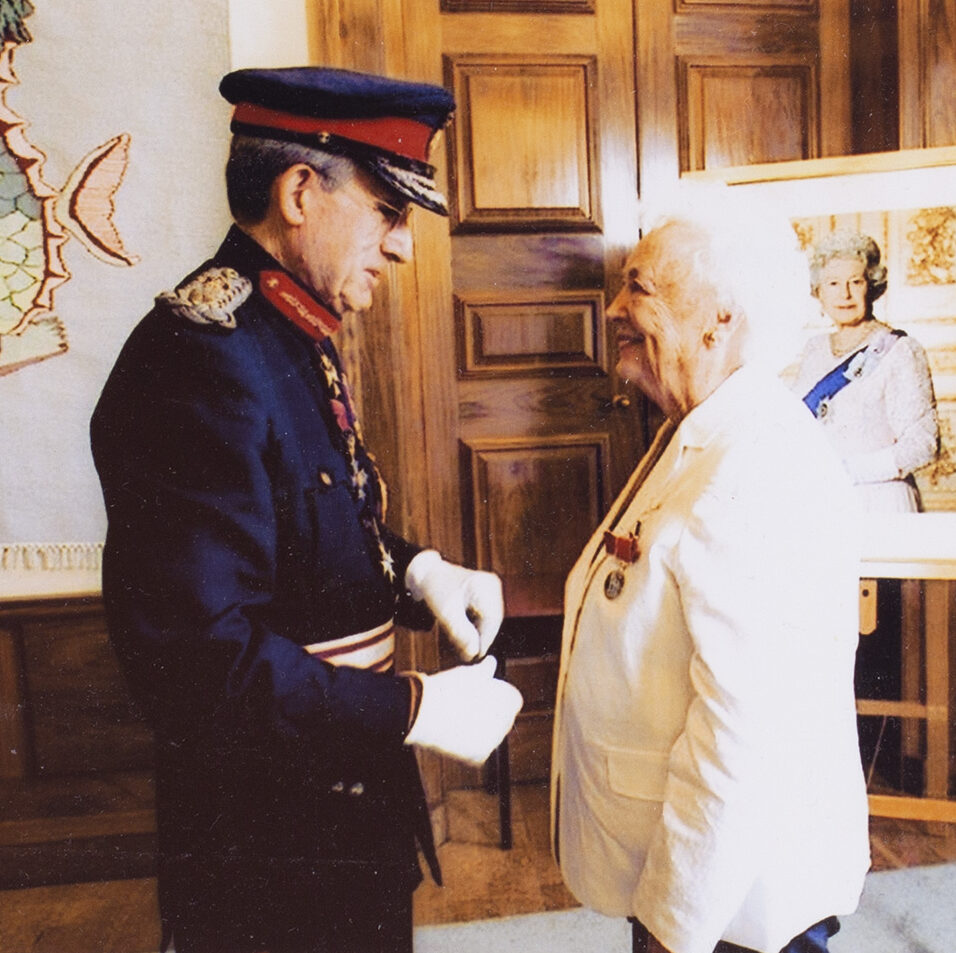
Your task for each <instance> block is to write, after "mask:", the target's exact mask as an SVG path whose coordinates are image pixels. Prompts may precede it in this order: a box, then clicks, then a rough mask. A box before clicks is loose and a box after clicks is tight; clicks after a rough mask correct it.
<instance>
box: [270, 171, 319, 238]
mask: <svg viewBox="0 0 956 953" xmlns="http://www.w3.org/2000/svg"><path fill="white" fill-rule="evenodd" d="M314 178H315V170H314V169H312V168H311V167H310V166H307V165H306V164H305V163H304V162H299V163H296V165H292V166H289V168H288V169H286V170H285V172H283V173H281V174H280V175H279V176H278V177H277V178H276V180H275V182H273V184H272V188H273V200H274V202H275V206H276V210H277V211H278V212H279V214H280V215H281V216H282V218H283V220H284V221H285V222H286V224H288V225H302V224H303V222H304V221H305V206H306V193H307V192H308V190H309V188H310V187H311V185H312V182H313V179H314Z"/></svg>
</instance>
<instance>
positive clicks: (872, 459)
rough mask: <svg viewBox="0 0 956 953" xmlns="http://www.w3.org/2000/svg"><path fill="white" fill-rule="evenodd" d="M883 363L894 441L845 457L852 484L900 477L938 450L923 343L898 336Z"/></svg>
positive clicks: (920, 464) (927, 462) (887, 411)
mask: <svg viewBox="0 0 956 953" xmlns="http://www.w3.org/2000/svg"><path fill="white" fill-rule="evenodd" d="M884 366H885V371H886V381H885V384H884V388H883V400H884V404H885V410H886V416H887V420H888V421H889V424H890V427H891V429H892V431H893V435H894V440H893V443H892V444H891V445H890V446H887V447H882V448H880V449H879V450H874V451H870V452H865V453H856V454H850V455H849V456H848V457H847V458H846V459H845V461H844V462H845V464H846V467H847V469H848V470H849V472H850V475H851V477H852V478H853V481H854V483H880V482H883V481H885V480H897V479H901V478H902V477H906V476H908V475H909V474H911V473H914V472H915V471H916V470H919V469H920V468H921V467H924V466H926V465H927V464H929V463H932V462H933V460H935V459H936V455H937V452H938V449H939V422H938V420H937V415H936V398H935V396H934V394H933V381H932V377H931V375H930V370H929V363H928V361H927V360H926V352H925V351H924V350H923V347H922V346H921V345H920V344H919V343H918V342H917V341H915V340H913V339H912V338H911V337H904V338H901V339H900V340H899V341H898V342H897V343H896V345H895V346H894V347H893V349H892V351H891V352H890V353H889V354H888V355H887V356H886V358H885V359H884Z"/></svg>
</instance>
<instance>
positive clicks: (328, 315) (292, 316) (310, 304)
mask: <svg viewBox="0 0 956 953" xmlns="http://www.w3.org/2000/svg"><path fill="white" fill-rule="evenodd" d="M259 291H260V292H262V295H263V296H264V297H265V298H266V299H267V300H268V301H269V302H270V303H271V304H273V305H275V307H276V308H278V309H279V311H281V312H282V313H283V314H284V315H285V316H286V317H287V318H288V319H289V320H290V321H291V322H292V323H293V324H294V325H296V327H298V328H300V329H301V330H303V331H305V333H306V334H308V335H309V337H310V338H312V339H313V340H314V341H323V340H325V338H327V337H328V336H329V335H330V334H335V332H336V331H338V329H339V326H340V325H341V323H342V322H341V321H340V320H339V319H338V318H337V317H336V316H335V315H334V314H332V312H331V311H329V310H328V308H325V307H323V306H322V305H321V304H319V302H318V301H316V300H315V298H313V297H312V295H310V294H309V293H308V292H307V291H306V290H305V289H304V288H302V287H301V285H299V284H297V283H296V282H295V281H293V280H292V278H291V277H289V275H287V274H286V273H285V272H284V271H260V272H259Z"/></svg>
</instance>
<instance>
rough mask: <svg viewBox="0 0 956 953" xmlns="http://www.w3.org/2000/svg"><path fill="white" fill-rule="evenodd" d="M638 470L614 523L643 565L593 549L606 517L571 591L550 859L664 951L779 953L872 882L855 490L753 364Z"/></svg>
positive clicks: (794, 401)
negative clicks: (859, 711) (721, 945)
mask: <svg viewBox="0 0 956 953" xmlns="http://www.w3.org/2000/svg"><path fill="white" fill-rule="evenodd" d="M666 426H668V425H666ZM664 437H666V435H665V434H662V435H659V442H663V438H664ZM652 454H654V448H652V450H651V453H649V454H648V457H651V456H652ZM646 469H647V461H645V463H644V464H642V466H639V467H638V469H637V471H635V476H634V477H633V478H632V481H631V486H633V485H635V484H639V485H640V486H639V489H638V490H637V493H636V495H635V496H634V498H633V500H632V501H631V502H630V504H629V505H627V506H626V507H625V509H624V512H623V515H622V516H621V518H620V519H619V520H616V532H618V533H619V534H624V533H628V532H632V531H634V530H635V528H636V526H637V524H638V523H640V530H639V533H638V534H637V535H638V539H639V543H640V548H641V553H640V555H639V557H638V558H637V559H636V561H634V562H633V563H630V564H626V565H625V564H622V563H620V562H619V561H618V560H617V559H616V558H615V557H613V556H609V555H607V554H606V553H605V552H603V550H602V549H601V540H602V534H603V531H604V529H605V528H607V526H608V525H609V524H610V523H612V522H614V521H615V520H614V518H615V514H616V510H617V509H618V506H614V507H612V508H611V511H610V513H609V515H608V518H607V519H606V520H605V522H604V524H602V526H601V527H600V528H599V529H598V531H597V532H596V533H595V536H594V537H593V538H592V539H591V541H590V542H589V544H588V546H587V547H586V548H585V550H584V552H583V553H582V554H581V557H580V558H579V560H578V562H577V563H576V565H575V566H574V569H573V570H572V572H571V574H570V576H569V578H568V581H567V587H566V598H565V624H564V626H565V627H564V637H563V646H562V659H561V672H560V677H559V683H558V702H557V715H556V721H555V736H554V757H553V769H552V806H553V820H554V822H555V823H554V827H555V829H556V833H555V836H556V841H555V849H556V854H557V856H558V859H559V863H560V867H561V871H562V873H563V876H564V878H565V880H566V882H567V884H568V886H569V887H570V889H571V890H572V892H573V893H574V894H575V896H576V897H577V898H578V899H579V900H580V901H581V902H582V903H583V904H585V905H586V906H589V907H592V908H593V909H595V910H598V911H600V912H602V913H604V914H607V915H609V916H636V917H638V918H639V919H640V920H641V921H642V922H643V923H644V924H645V925H646V926H647V927H648V929H649V930H650V931H651V932H652V933H653V934H654V935H655V936H656V937H657V938H658V939H659V940H660V941H661V942H662V943H663V944H664V945H665V946H666V947H667V948H668V949H669V950H671V951H673V953H711V951H712V950H713V948H714V946H715V944H716V943H717V942H718V940H720V939H721V938H723V939H726V940H729V941H731V942H733V943H737V944H740V945H742V946H745V947H750V948H752V949H755V950H760V951H767V953H776V951H778V950H780V949H781V947H783V946H784V945H785V944H786V943H787V942H788V941H789V940H790V939H791V938H792V937H793V936H795V935H796V934H798V933H800V932H801V931H803V930H805V929H806V928H807V927H809V926H811V925H812V924H813V923H815V922H817V921H819V920H821V919H823V918H824V917H826V916H829V915H831V914H845V913H850V912H852V911H853V910H854V909H855V908H856V905H857V902H858V900H859V897H860V893H861V890H862V886H863V877H864V874H865V873H866V870H867V868H868V867H869V841H868V834H867V803H866V794H865V789H864V782H863V776H862V770H861V767H860V757H859V753H858V747H857V735H856V717H855V705H854V698H853V663H854V653H855V649H856V642H857V629H858V627H859V626H858V603H857V592H858V572H859V569H858V550H857V545H856V519H855V510H854V499H853V496H852V490H851V486H850V483H849V480H848V478H847V476H846V474H845V472H844V471H843V469H842V467H841V464H840V461H839V460H838V459H837V457H836V456H835V454H834V453H833V451H832V450H831V449H830V448H829V446H828V444H827V441H826V439H825V437H824V435H823V433H822V430H821V428H820V426H819V424H818V423H817V421H816V420H814V418H813V417H812V416H811V414H810V413H809V412H808V411H807V409H806V407H805V406H804V405H803V404H802V403H801V402H800V400H799V398H797V397H796V396H795V395H793V394H792V393H790V392H788V391H787V389H786V388H785V387H784V386H783V384H781V383H780V382H779V381H778V380H777V379H776V378H775V377H772V376H770V375H764V374H762V373H761V372H759V371H756V370H754V369H751V368H744V369H742V370H740V371H738V372H736V373H735V374H733V375H732V376H731V377H730V378H729V379H728V380H727V381H725V382H724V383H723V384H722V385H721V386H720V387H719V388H718V389H717V391H715V392H714V393H713V394H712V395H711V396H710V397H709V398H708V399H707V400H705V401H704V402H703V403H701V404H700V405H699V406H698V407H696V408H695V409H694V410H693V411H692V412H691V413H690V414H688V415H687V417H685V418H684V420H683V421H682V422H681V423H680V425H679V427H678V428H677V430H676V432H674V434H673V436H672V437H671V438H670V440H669V442H668V443H667V445H666V449H665V450H664V451H663V455H662V456H661V457H660V459H659V461H658V462H657V463H656V465H654V466H653V468H652V469H651V471H650V473H649V475H647V476H646V479H643V477H644V474H643V473H642V470H646ZM642 479H643V482H641V481H642ZM627 492H628V489H627V488H626V489H625V491H624V493H623V494H622V497H621V500H619V501H618V502H619V503H620V502H621V501H622V500H623V499H625V498H626V496H627ZM595 553H597V555H596V556H595ZM614 569H620V570H621V571H622V572H623V574H624V586H623V589H622V591H621V593H620V595H619V596H618V597H617V598H614V599H610V598H608V597H607V595H606V594H605V580H606V578H607V576H608V574H609V573H610V572H612V571H613V570H614Z"/></svg>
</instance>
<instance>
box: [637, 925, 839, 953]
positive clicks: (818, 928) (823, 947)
mask: <svg viewBox="0 0 956 953" xmlns="http://www.w3.org/2000/svg"><path fill="white" fill-rule="evenodd" d="M629 919H630V920H631V935H632V937H633V953H647V930H646V929H645V927H644V925H643V924H642V923H640V922H638V921H637V920H634V919H633V918H629ZM839 929H840V921H839V920H837V918H836V917H827V918H826V920H821V921H820V922H819V923H815V924H814V925H813V926H812V927H810V929H809V930H805V931H804V932H803V933H800V934H798V935H797V936H795V937H794V938H793V939H792V940H791V941H790V942H789V943H788V944H787V945H786V946H785V947H784V948H783V949H782V950H781V951H780V953H827V940H829V939H830V937H831V936H833V935H834V934H835V933H836V932H837V931H838V930H839ZM714 953H754V951H753V950H750V949H748V948H747V947H745V946H737V945H736V944H734V943H725V942H724V941H723V940H721V941H720V943H718V944H717V946H715V947H714Z"/></svg>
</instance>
